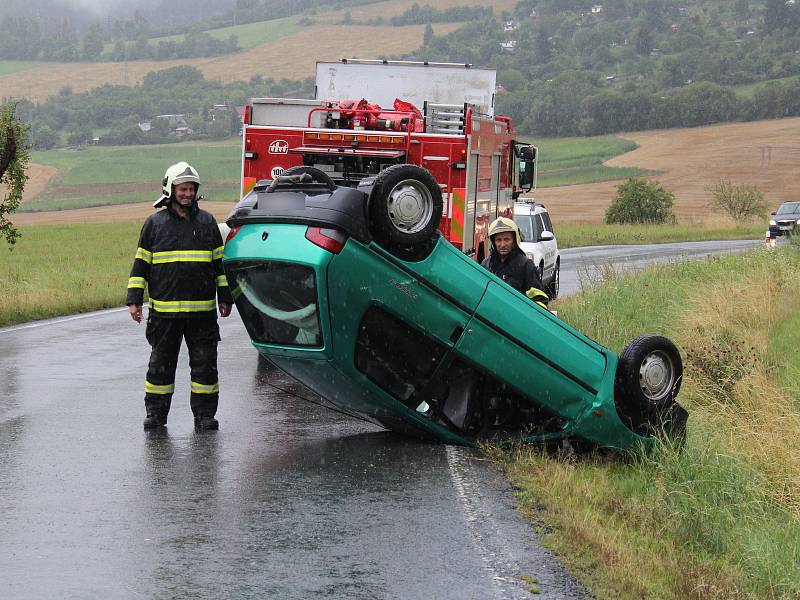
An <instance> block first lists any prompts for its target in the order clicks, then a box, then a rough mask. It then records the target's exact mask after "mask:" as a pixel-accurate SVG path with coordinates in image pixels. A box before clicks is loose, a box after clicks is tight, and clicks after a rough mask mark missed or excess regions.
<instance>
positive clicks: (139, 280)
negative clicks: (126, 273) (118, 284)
mask: <svg viewBox="0 0 800 600" xmlns="http://www.w3.org/2000/svg"><path fill="white" fill-rule="evenodd" d="M146 283H147V282H146V281H145V280H144V277H131V278H130V279H128V288H129V289H130V288H142V289H144V286H145V284H146Z"/></svg>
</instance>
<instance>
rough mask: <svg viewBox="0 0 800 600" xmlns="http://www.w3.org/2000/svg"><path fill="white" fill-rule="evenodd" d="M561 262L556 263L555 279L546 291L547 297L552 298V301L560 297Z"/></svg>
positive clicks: (547, 286)
mask: <svg viewBox="0 0 800 600" xmlns="http://www.w3.org/2000/svg"><path fill="white" fill-rule="evenodd" d="M560 272H561V262H560V261H556V266H555V267H554V269H553V279H552V280H551V281H550V283H549V284H547V285H546V286H545V287H546V288H547V289H546V290H545V291H546V292H547V295H548V296H550V300H553V299H554V298H556V297H558V286H559V278H560V275H561V273H560Z"/></svg>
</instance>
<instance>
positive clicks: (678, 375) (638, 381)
mask: <svg viewBox="0 0 800 600" xmlns="http://www.w3.org/2000/svg"><path fill="white" fill-rule="evenodd" d="M682 377H683V362H682V360H681V354H680V352H679V351H678V349H677V348H676V347H675V344H673V343H672V342H671V341H670V340H669V339H667V338H665V337H663V336H660V335H651V334H645V335H640V336H639V337H637V338H635V339H634V340H633V341H631V342H630V343H629V344H628V345H627V346H626V347H625V349H624V350H623V351H622V354H620V357H619V363H618V364H617V374H616V382H615V386H614V397H615V400H616V405H617V410H618V411H619V413H620V417H622V420H623V422H625V423H626V424H627V425H628V426H629V427H630V428H631V429H632V430H634V431H636V432H638V433H642V434H658V433H659V430H660V428H661V427H662V426H663V424H664V420H665V419H666V418H668V416H669V414H670V412H671V410H672V406H673V405H674V404H675V397H676V396H677V395H678V391H679V390H680V387H681V380H682Z"/></svg>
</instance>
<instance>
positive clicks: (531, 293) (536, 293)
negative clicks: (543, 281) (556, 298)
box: [525, 287, 550, 300]
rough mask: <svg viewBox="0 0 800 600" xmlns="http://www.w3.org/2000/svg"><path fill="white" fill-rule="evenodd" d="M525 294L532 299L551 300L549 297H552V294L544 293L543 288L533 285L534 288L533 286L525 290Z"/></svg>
mask: <svg viewBox="0 0 800 600" xmlns="http://www.w3.org/2000/svg"><path fill="white" fill-rule="evenodd" d="M525 295H526V296H527V297H528V298H530V299H531V300H536V298H545V299H547V300H549V299H550V296H548V295H547V294H545V293H544V292H543V291H542V290H540V289H539V288H535V287H532V288H531V289H529V290H528V291H527V292H525Z"/></svg>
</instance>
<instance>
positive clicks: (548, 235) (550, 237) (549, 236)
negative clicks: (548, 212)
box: [539, 229, 556, 242]
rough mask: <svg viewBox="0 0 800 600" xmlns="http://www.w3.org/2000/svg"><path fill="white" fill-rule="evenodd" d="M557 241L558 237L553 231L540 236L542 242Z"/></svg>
mask: <svg viewBox="0 0 800 600" xmlns="http://www.w3.org/2000/svg"><path fill="white" fill-rule="evenodd" d="M554 239H556V236H555V235H554V234H553V232H552V231H547V230H546V229H545V230H544V231H543V232H542V233H541V234H540V235H539V241H540V242H550V241H552V240H554Z"/></svg>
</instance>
